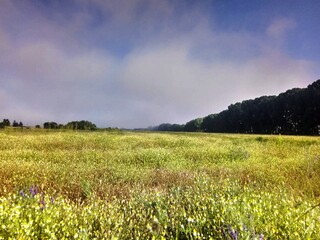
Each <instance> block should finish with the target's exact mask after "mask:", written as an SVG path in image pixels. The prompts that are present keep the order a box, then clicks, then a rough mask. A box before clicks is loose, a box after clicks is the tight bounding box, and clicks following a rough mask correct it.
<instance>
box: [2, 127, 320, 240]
mask: <svg viewBox="0 0 320 240" xmlns="http://www.w3.org/2000/svg"><path fill="white" fill-rule="evenodd" d="M0 143H1V144H0V239H10V238H11V239H210V238H211V239H317V237H318V236H320V209H319V204H320V198H319V196H320V139H319V138H317V137H293V136H290V137H289V136H281V135H273V136H271V135H268V136H267V135H240V134H238V135H236V134H205V133H156V132H151V133H150V132H124V131H103V132H102V131H101V132H99V131H96V132H86V131H79V132H76V131H67V130H65V131H53V130H43V129H29V130H25V129H20V130H13V129H4V130H2V131H0Z"/></svg>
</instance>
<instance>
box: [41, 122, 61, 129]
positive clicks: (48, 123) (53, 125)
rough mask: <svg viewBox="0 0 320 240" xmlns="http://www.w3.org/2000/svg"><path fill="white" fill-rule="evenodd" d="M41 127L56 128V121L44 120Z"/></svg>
mask: <svg viewBox="0 0 320 240" xmlns="http://www.w3.org/2000/svg"><path fill="white" fill-rule="evenodd" d="M43 128H45V129H57V128H58V124H57V123H56V122H45V123H44V124H43Z"/></svg>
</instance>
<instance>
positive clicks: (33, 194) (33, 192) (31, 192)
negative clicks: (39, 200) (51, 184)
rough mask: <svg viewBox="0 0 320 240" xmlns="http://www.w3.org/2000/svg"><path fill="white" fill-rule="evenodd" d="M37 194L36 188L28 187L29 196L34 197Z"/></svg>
mask: <svg viewBox="0 0 320 240" xmlns="http://www.w3.org/2000/svg"><path fill="white" fill-rule="evenodd" d="M37 193H38V186H33V185H32V186H31V187H30V194H31V196H32V197H34V196H35V195H37Z"/></svg>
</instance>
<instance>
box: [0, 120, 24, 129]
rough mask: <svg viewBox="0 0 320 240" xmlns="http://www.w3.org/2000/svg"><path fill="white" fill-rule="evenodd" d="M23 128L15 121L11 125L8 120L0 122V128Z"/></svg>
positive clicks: (20, 123) (21, 124)
mask: <svg viewBox="0 0 320 240" xmlns="http://www.w3.org/2000/svg"><path fill="white" fill-rule="evenodd" d="M10 126H12V127H23V123H22V122H17V121H16V120H13V122H12V124H11V122H10V120H9V119H3V121H2V122H0V128H5V127H10Z"/></svg>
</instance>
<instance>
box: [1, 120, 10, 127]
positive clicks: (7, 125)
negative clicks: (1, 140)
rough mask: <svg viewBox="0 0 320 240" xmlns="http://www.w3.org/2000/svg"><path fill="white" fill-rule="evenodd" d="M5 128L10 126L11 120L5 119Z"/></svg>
mask: <svg viewBox="0 0 320 240" xmlns="http://www.w3.org/2000/svg"><path fill="white" fill-rule="evenodd" d="M2 123H3V126H4V127H9V126H10V121H9V119H3V122H2Z"/></svg>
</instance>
